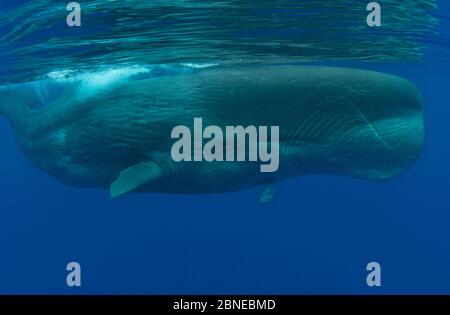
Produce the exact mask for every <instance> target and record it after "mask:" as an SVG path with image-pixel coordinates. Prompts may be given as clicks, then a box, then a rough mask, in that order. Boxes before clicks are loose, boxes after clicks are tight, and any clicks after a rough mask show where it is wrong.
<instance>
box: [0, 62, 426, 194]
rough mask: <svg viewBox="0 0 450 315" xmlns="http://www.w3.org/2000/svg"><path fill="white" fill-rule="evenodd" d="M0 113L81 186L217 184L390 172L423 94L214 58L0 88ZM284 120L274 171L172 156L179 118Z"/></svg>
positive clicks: (40, 164)
mask: <svg viewBox="0 0 450 315" xmlns="http://www.w3.org/2000/svg"><path fill="white" fill-rule="evenodd" d="M0 114H3V115H4V116H6V117H7V118H8V120H9V121H10V123H11V125H12V127H13V129H14V131H15V135H16V138H17V141H18V143H19V145H20V147H21V148H22V149H23V151H24V153H25V154H26V156H27V157H28V159H29V160H30V161H31V162H32V164H33V165H34V166H36V167H37V168H39V169H41V170H43V171H45V172H47V173H49V174H51V175H52V176H54V177H56V178H57V179H59V180H61V181H62V182H64V183H66V184H69V185H72V186H77V187H102V188H107V189H110V191H111V196H113V197H116V196H120V195H122V194H125V193H128V192H163V193H178V194H197V193H221V192H230V191H237V190H242V189H247V188H250V187H253V186H258V185H266V187H268V189H266V190H265V191H264V193H263V195H262V197H261V198H262V199H263V200H266V199H270V198H271V196H272V192H271V190H270V189H269V188H270V187H271V185H272V184H273V183H274V182H276V181H279V180H282V179H284V178H288V177H295V176H304V175H309V174H330V175H339V176H350V177H355V178H363V179H369V180H385V179H389V178H391V177H393V176H396V175H398V174H400V173H401V172H403V171H404V170H405V169H407V168H408V167H409V166H410V165H411V164H412V163H413V162H414V161H415V160H416V159H417V157H418V155H419V154H420V151H421V147H422V144H423V139H424V126H423V117H422V110H421V95H420V92H419V90H418V89H417V88H416V86H415V85H414V84H413V83H411V82H409V81H408V80H405V79H403V78H399V77H396V76H393V75H388V74H383V73H378V72H372V71H366V70H357V69H349V68H335V67H317V66H292V65H290V66H252V67H245V66H241V67H211V68H207V69H199V70H198V71H194V72H186V73H184V72H181V73H173V74H168V75H162V76H145V75H143V72H142V71H135V70H133V71H124V70H120V69H116V70H111V71H105V72H100V73H96V74H92V75H85V76H80V77H72V78H58V77H56V78H55V77H52V78H48V79H45V80H41V81H35V82H30V83H22V84H14V85H7V86H2V87H0ZM196 117H201V118H202V119H203V122H204V123H205V124H208V125H216V126H222V127H225V126H237V125H240V126H249V125H253V126H279V133H280V134H279V155H280V156H279V169H278V171H277V172H273V173H261V172H260V171H259V163H252V162H248V161H247V162H238V161H234V162H219V161H214V162H207V161H202V162H175V161H174V160H173V159H172V157H171V147H172V145H173V143H174V140H173V139H172V138H171V131H172V129H173V128H174V127H175V126H178V125H186V126H192V124H193V121H194V118H196Z"/></svg>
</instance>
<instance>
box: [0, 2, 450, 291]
mask: <svg viewBox="0 0 450 315" xmlns="http://www.w3.org/2000/svg"><path fill="white" fill-rule="evenodd" d="M22 2H23V3H24V4H25V5H27V3H26V1H2V3H1V4H0V14H6V15H8V14H9V13H8V12H16V11H14V10H15V9H16V7H17V6H19V5H20V4H21V3H22ZM38 2H39V1H36V2H35V3H38ZM42 2H43V3H44V4H45V2H48V3H47V6H42V8H47V9H48V11H45V10H44V11H40V10H41V9H42V8H41V7H40V6H38V5H36V7H37V8H36V9H34V10H35V11H30V12H35V17H34V18H36V19H37V20H38V21H40V23H42V25H43V26H44V27H41V28H39V27H35V28H34V29H33V28H31V30H30V28H26V27H24V26H20V27H17V31H16V32H15V33H14V32H11V29H10V28H8V27H11V25H13V24H14V23H13V22H11V21H8V22H7V23H6V22H5V23H0V25H1V31H2V33H0V38H2V43H1V44H0V48H1V50H2V51H1V52H0V59H1V61H0V77H1V82H4V83H5V84H6V82H20V81H25V80H32V79H36V78H39V77H41V76H43V75H45V74H47V73H49V72H50V71H60V70H63V69H65V68H76V69H80V68H83V67H86V68H87V69H86V71H91V69H92V68H94V67H101V68H104V67H105V65H107V64H111V63H112V62H115V63H117V62H119V61H123V63H124V64H129V63H131V64H134V63H136V62H139V61H141V60H139V57H140V56H132V55H133V54H137V53H136V51H135V52H134V53H133V52H132V51H133V49H132V48H133V47H135V46H136V45H137V43H138V42H139V40H142V37H140V38H139V37H138V38H136V39H135V40H130V41H128V42H127V41H124V42H120V43H119V44H117V45H113V46H111V48H110V50H106V49H105V47H102V49H91V50H87V49H86V48H83V45H82V44H80V45H79V46H78V49H79V50H76V51H75V52H73V51H72V53H71V54H69V55H67V54H65V52H63V51H62V50H61V51H59V50H57V48H61V47H65V46H64V45H65V42H64V40H65V38H66V37H65V36H66V35H65V33H64V32H67V30H66V28H67V26H65V25H64V23H65V15H66V11H64V7H63V12H62V13H61V14H60V16H61V17H62V20H61V22H55V23H56V24H55V23H53V22H52V21H53V20H52V18H55V21H58V17H59V16H56V17H55V16H54V15H51V14H50V13H51V12H53V11H52V10H57V9H56V8H57V7H54V6H51V1H42ZM198 2H199V3H200V2H201V1H198ZM291 2H292V1H291ZM299 2H301V1H299ZM306 2H308V1H306ZM306 2H305V3H306ZM392 2H393V1H390V2H389V3H392ZM394 2H395V1H394ZM422 2H423V3H425V2H427V1H422ZM418 3H420V1H418ZM437 3H438V7H439V8H438V9H437V11H436V12H434V13H433V14H434V16H436V22H433V27H432V30H430V31H429V32H424V33H422V34H419V33H417V32H416V31H414V32H411V34H408V36H407V37H406V38H407V39H409V40H410V41H411V43H409V44H406V43H405V46H401V47H406V48H405V50H402V49H400V46H399V49H398V51H392V50H393V49H394V48H395V47H396V45H402V44H403V43H404V42H405V41H407V40H403V41H402V40H401V39H402V38H403V34H397V36H398V38H396V34H382V33H381V34H378V37H376V38H374V40H378V41H379V42H380V43H382V42H383V38H388V37H389V38H394V39H395V40H394V41H393V42H392V43H390V44H386V47H385V48H384V49H382V48H383V47H381V48H380V50H379V51H378V52H377V53H375V54H374V56H372V55H371V54H369V53H368V52H367V51H366V50H363V51H362V52H361V49H362V48H361V47H359V46H358V42H354V43H353V42H352V45H351V47H349V48H345V49H343V50H342V52H340V53H335V52H336V51H337V50H339V48H342V47H344V44H343V42H341V41H337V42H334V43H332V44H333V45H335V47H336V50H335V51H334V52H333V55H327V53H328V52H329V51H330V50H329V47H323V46H321V45H320V44H321V43H322V41H318V40H311V43H310V45H313V43H315V44H316V45H315V46H314V45H313V46H314V49H311V50H307V51H302V52H301V53H299V52H298V51H296V50H295V47H298V46H295V45H291V46H289V43H290V42H292V41H295V38H297V37H295V36H294V39H293V38H290V36H287V35H286V34H289V30H290V31H291V32H293V26H292V23H293V24H294V26H295V20H294V21H289V23H290V24H289V27H286V29H284V27H283V24H282V23H281V26H280V27H281V29H284V33H283V31H278V32H274V31H273V30H272V31H269V30H267V33H264V32H263V33H262V34H259V33H258V34H257V36H256V35H255V36H256V37H257V38H259V39H267V38H270V39H268V40H267V41H268V42H269V41H270V43H273V42H277V40H279V41H282V42H284V43H285V44H286V45H287V46H289V47H287V46H286V47H287V48H286V47H285V49H286V50H287V51H288V52H286V51H282V50H283V45H281V47H282V48H280V49H270V48H269V47H274V46H273V45H270V44H269V43H267V45H266V46H264V47H268V48H267V49H269V50H270V53H268V54H267V55H264V53H263V52H264V51H265V50H264V47H254V46H253V45H250V44H251V43H253V42H260V41H257V40H255V37H253V36H254V35H252V37H251V40H250V39H249V38H250V37H248V36H247V35H248V34H249V33H250V34H253V33H251V31H250V30H248V29H247V30H246V34H247V35H246V36H244V37H242V33H243V31H242V32H238V31H237V29H238V28H239V27H238V26H236V29H233V31H232V32H230V33H227V36H228V37H230V38H233V39H234V38H238V40H236V42H234V43H228V44H229V45H237V44H241V45H242V44H243V42H250V44H249V45H248V46H249V47H248V50H246V53H245V54H244V53H242V52H241V51H240V50H238V49H234V50H232V52H230V50H226V49H227V46H226V45H227V43H226V42H225V40H224V38H223V36H224V35H223V34H216V33H215V32H212V33H211V34H209V35H208V36H206V35H205V37H202V36H203V35H201V36H199V37H196V36H197V33H196V32H195V28H196V27H198V28H200V29H201V27H204V25H205V24H201V23H200V22H198V23H200V24H199V25H197V22H195V21H196V20H195V19H193V20H194V22H192V24H188V25H186V24H183V22H180V23H181V24H182V25H183V27H184V29H183V30H184V32H187V33H192V36H193V38H194V39H197V40H198V41H197V42H196V41H190V42H186V43H185V42H183V43H180V42H179V39H178V38H176V36H173V37H171V36H172V35H171V34H172V32H173V30H176V29H177V27H178V26H177V24H174V25H170V27H171V32H168V33H164V34H163V33H161V34H160V35H159V36H160V37H161V38H158V41H157V42H154V43H152V44H151V45H149V46H148V47H145V48H143V50H142V54H144V55H145V54H150V55H149V56H147V55H146V56H147V57H148V58H149V60H146V61H147V62H148V63H149V64H150V63H151V64H156V63H175V62H184V63H190V62H199V63H215V62H218V61H222V60H224V59H225V57H224V56H228V55H229V58H228V59H227V60H226V61H224V62H226V63H230V62H236V63H238V62H237V61H233V60H234V59H237V60H238V61H240V62H244V63H249V62H257V63H262V62H266V63H268V62H284V63H286V62H296V61H297V59H299V60H301V61H305V60H308V59H316V60H314V62H315V63H320V64H332V65H343V66H351V67H358V68H365V69H373V70H377V71H382V72H386V73H392V74H396V75H400V76H402V77H406V78H408V79H409V80H411V81H413V82H414V83H416V84H417V85H418V86H419V88H420V90H421V92H422V94H423V98H424V115H425V131H426V136H425V146H424V149H423V153H422V155H421V157H420V159H419V160H418V161H417V162H416V163H415V164H414V165H413V167H411V168H410V169H409V170H408V171H407V172H405V173H404V174H402V175H401V176H399V177H396V178H394V179H392V180H389V181H387V182H383V183H373V182H368V181H362V180H355V179H350V178H343V177H333V176H308V177H303V178H296V179H289V180H286V181H284V182H282V183H281V184H280V185H279V187H278V189H277V191H276V196H275V199H274V201H273V202H272V203H270V204H269V205H266V206H260V205H259V204H258V202H257V200H258V196H259V193H260V190H261V189H260V188H255V189H251V190H247V191H242V192H237V193H227V194H216V195H193V196H182V195H164V194H129V195H126V196H124V197H123V198H120V199H114V200H111V199H110V198H109V194H108V192H107V191H105V190H100V189H79V188H73V187H70V186H66V185H63V184H61V183H60V182H58V181H57V180H56V179H54V178H52V177H50V176H49V175H47V174H46V173H43V172H41V171H39V170H36V169H35V168H33V167H32V166H31V164H30V163H29V162H28V161H27V159H26V158H25V156H24V155H23V153H22V152H21V151H20V149H19V147H18V145H17V143H16V140H15V138H14V134H13V132H12V131H11V128H10V126H9V124H8V122H7V121H6V119H4V118H3V117H2V118H0V139H1V146H2V150H1V155H0V174H1V176H2V179H3V181H2V184H1V185H0V188H1V190H0V248H1V251H0V293H5V294H16V293H39V294H47V293H62V294H78V293H83V294H84V293H86V294H91V293H94V294H104V293H112V294H116V293H125V294H175V293H180V294H197V293H202V294H205V293H208V294H249V293H252V294H262V293H268V294H382V293H395V294H404V293H424V294H432V293H434V294H436V293H447V294H449V293H450V242H449V240H450V194H449V192H448V189H449V187H450V165H449V163H448V161H449V160H450V146H449V145H448V143H449V139H448V136H449V135H450V124H449V123H448V118H449V117H450V109H449V108H448V101H447V100H448V85H449V84H448V82H449V80H450V59H449V58H448V51H449V47H450V46H448V45H447V44H448V41H447V40H445V39H446V38H450V23H449V22H448V21H449V20H448V16H449V13H450V3H448V1H443V0H441V1H437ZM243 4H245V5H246V6H247V7H246V8H251V11H252V12H253V11H255V10H256V11H258V10H263V9H264V10H270V9H271V8H270V7H269V8H267V7H266V8H263V7H260V6H257V5H256V4H252V2H249V1H243ZM198 5H200V4H198ZM216 5H219V4H216ZM82 6H83V3H82ZM50 9H51V10H50ZM122 9H123V8H122ZM146 9H147V8H146ZM150 9H151V8H150ZM150 9H149V10H150ZM278 9H279V8H278ZM313 9H314V8H312V9H311V12H312V13H314V10H313ZM334 9H336V8H334ZM338 9H339V8H338ZM164 10H166V11H165V12H164V14H166V15H170V14H171V12H172V11H171V10H175V9H174V8H171V7H170V6H169V7H165V8H164ZM248 10H250V9H248ZM405 10H406V9H405ZM119 11H120V10H119V9H117V12H115V14H121V13H120V12H119ZM30 12H29V11H26V14H25V15H24V16H26V17H27V18H31V17H30V16H28V14H30ZM39 12H41V14H40V13H39ZM42 12H46V14H43V13H42ZM152 12H153V11H152ZM158 12H159V14H162V13H161V12H160V11H158ZM233 12H234V14H241V13H242V12H240V11H239V10H238V9H235V11H233ZM363 12H364V11H363ZM129 13H130V12H128V14H129ZM154 14H156V13H154ZM179 14H181V16H182V17H183V14H186V13H185V12H181V13H179ZM364 14H365V13H364ZM392 14H393V15H395V14H394V13H392ZM18 16H22V15H18ZM232 16H233V15H232ZM94 17H98V18H99V19H101V21H102V23H99V24H98V25H97V29H95V33H96V35H95V36H93V37H92V38H90V37H89V32H90V29H89V27H88V26H89V25H95V24H96V23H95V20H94V21H90V20H89V19H88V18H85V19H86V24H87V26H86V27H81V29H80V30H76V32H81V33H80V34H78V35H77V36H80V37H77V39H78V40H81V39H82V40H84V41H85V42H88V43H89V44H90V45H92V42H91V41H92V40H95V39H98V40H99V43H98V45H100V46H101V45H102V43H101V42H100V41H101V40H105V41H106V40H108V37H107V36H106V35H105V34H106V33H107V31H106V33H105V31H104V29H103V28H105V27H106V28H107V27H108V25H109V24H108V23H112V24H114V25H116V26H117V25H118V24H117V23H119V22H118V19H117V16H114V18H112V17H111V16H108V15H106V16H105V15H104V13H102V12H99V13H97V14H94V15H93V19H94ZM128 17H129V18H133V15H128ZM138 17H139V18H140V16H138ZM16 18H17V17H16ZM189 18H190V17H189V16H188V17H187V18H186V19H187V20H188V21H191V20H190V19H189ZM363 18H365V15H363ZM11 19H12V20H14V19H13V18H12V17H11ZM250 20H251V19H250V18H249V21H250ZM419 20H420V19H419ZM424 20H427V21H432V20H431V19H429V18H425V17H424ZM17 21H18V20H17ZM214 21H215V20H213V21H209V20H208V21H206V22H202V23H206V25H208V24H207V23H214ZM387 21H389V20H387ZM35 22H36V21H35ZM318 22H320V21H318ZM11 23H12V24H11ZM17 23H18V24H20V23H19V22H17ZM36 23H37V22H36ZM58 23H59V24H58ZM164 23H167V21H166V22H164V21H159V22H158V23H155V24H156V25H155V28H156V27H157V25H161V24H164ZM222 23H225V25H227V24H226V21H225V22H224V21H222ZM272 23H273V25H276V26H279V23H280V21H278V20H276V21H272ZM286 23H287V22H286ZM328 23H331V22H328ZM420 23H421V22H420V21H416V20H415V21H414V23H413V26H416V27H418V28H420V29H425V26H424V25H421V24H420ZM430 23H431V22H430ZM169 24H170V23H169ZM219 24H220V23H219ZM26 25H28V24H25V26H26ZM33 25H37V24H33ZM42 25H41V26H42ZM46 25H52V27H50V30H49V29H48V28H47V29H46V28H45V26H46ZM425 25H428V24H425ZM269 26H270V25H269ZM269 26H268V28H269ZM421 27H422V28H421ZM55 29H60V34H58V35H56V36H54V35H52V34H54V30H55ZM330 29H331V28H330ZM430 29H431V27H430ZM258 30H259V32H261V29H258ZM25 31H27V32H30V33H29V35H28V36H27V37H23V36H22V34H23V32H25ZM114 31H115V32H118V30H114ZM135 31H136V30H127V31H124V33H123V34H129V32H135ZM347 31H348V30H347ZM161 32H162V31H161ZM252 32H256V30H252ZM330 32H331V31H330ZM336 32H338V31H336ZM30 34H31V35H30ZM155 34H158V32H157V31H155ZM201 34H204V33H201ZM325 34H326V33H325ZM333 34H336V33H330V38H334V37H333V36H332V35H333ZM150 35H153V34H147V33H146V34H143V35H142V36H150ZM283 35H284V36H283ZM165 36H167V37H168V38H167V39H166V38H165ZM311 36H312V37H313V38H314V39H315V37H314V36H318V35H317V34H313V35H311V34H310V35H308V36H307V38H309V39H310V37H311ZM383 36H385V37H383ZM120 38H123V37H120ZM242 38H244V39H242ZM346 38H348V37H346ZM44 39H45V41H44ZM403 39H404V38H403ZM165 40H167V41H165ZM304 40H306V39H304ZM357 40H358V39H356V40H355V41H357ZM361 40H362V39H361ZM299 41H300V40H297V41H296V44H298V42H299ZM344 42H345V40H344ZM79 43H80V42H79ZM158 43H159V44H158ZM196 43H199V45H200V43H201V45H205V46H204V47H212V48H211V51H209V52H208V53H205V54H199V53H197V52H196V51H195V47H196ZM66 44H67V45H69V46H70V47H72V48H74V47H75V46H76V45H75V44H74V42H73V41H69V40H67V43H66ZM157 44H158V45H159V46H158V47H159V48H160V50H158V49H154V50H152V49H153V47H155V45H157ZM171 45H174V46H173V47H178V48H179V49H180V50H181V49H185V51H187V52H189V53H186V55H184V56H188V57H184V58H182V57H183V54H181V55H176V56H174V55H173V52H172V50H171V49H169V48H173V47H172V46H171ZM211 45H212V46H211ZM214 45H217V47H216V46H214ZM89 47H92V46H89ZM139 47H141V48H142V45H141V46H139ZM161 47H162V48H161ZM166 47H168V48H167V49H166ZM202 47H203V46H202ZM417 47H424V48H423V52H422V50H421V53H417V51H418V50H417V49H419V48H417ZM27 49H29V51H30V52H31V53H28V52H27ZM74 49H75V48H74ZM127 49H128V50H129V54H128V55H127V54H124V50H127ZM136 49H137V48H136ZM223 49H225V51H224V53H223V55H214V53H215V52H216V51H223ZM367 49H370V47H369V48H367ZM419 50H420V49H419ZM201 51H203V50H201ZM226 52H228V53H226ZM358 52H360V53H362V54H363V55H364V56H365V57H364V58H358ZM388 52H391V53H390V54H389V53H388ZM422 53H423V56H422ZM209 54H212V55H209ZM155 55H157V56H156V57H155ZM64 56H66V57H64ZM126 56H129V59H125V58H126ZM166 56H167V58H165V57H166ZM248 56H251V58H248ZM255 56H257V58H256V57H255ZM316 56H321V58H314V57H316ZM346 56H348V57H346ZM371 56H372V57H373V58H372V57H371ZM377 56H378V57H379V56H381V57H382V58H381V57H380V58H377ZM244 57H245V58H244ZM253 57H255V59H254V60H253ZM388 57H390V58H388ZM221 58H222V59H221ZM402 58H403V59H404V60H406V61H404V62H400V61H399V60H402ZM360 59H362V60H360ZM105 60H108V61H109V63H106V62H105ZM230 60H231V61H230ZM74 64H75V66H74ZM63 66H64V68H63ZM0 101H1V100H0ZM71 261H76V262H78V263H80V265H81V267H82V286H81V287H68V286H67V285H66V275H67V271H66V265H67V263H69V262H71ZM372 261H376V262H379V263H380V264H381V266H382V286H381V287H377V288H370V287H368V286H367V284H366V276H367V271H366V265H367V264H368V263H369V262H372Z"/></svg>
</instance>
